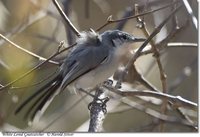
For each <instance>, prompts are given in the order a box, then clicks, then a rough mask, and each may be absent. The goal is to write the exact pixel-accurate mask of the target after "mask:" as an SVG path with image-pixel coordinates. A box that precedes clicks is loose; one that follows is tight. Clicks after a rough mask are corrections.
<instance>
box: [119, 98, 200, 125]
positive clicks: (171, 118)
mask: <svg viewBox="0 0 200 137" xmlns="http://www.w3.org/2000/svg"><path fill="white" fill-rule="evenodd" d="M122 102H123V103H125V104H127V105H128V106H131V107H133V108H134V109H137V110H140V111H142V112H145V113H146V114H148V115H150V116H152V117H155V118H157V119H159V120H163V121H165V122H169V123H177V124H182V125H186V126H192V127H193V126H195V127H197V125H195V124H191V123H189V122H188V121H186V120H184V119H178V118H176V117H174V116H167V115H165V114H161V113H159V112H157V111H155V110H153V109H150V108H146V107H145V106H143V105H141V104H139V103H136V102H133V101H132V100H130V99H128V98H124V99H123V100H122Z"/></svg>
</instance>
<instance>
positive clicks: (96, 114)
mask: <svg viewBox="0 0 200 137" xmlns="http://www.w3.org/2000/svg"><path fill="white" fill-rule="evenodd" d="M104 98H105V94H104V92H103V88H100V87H98V88H97V89H96V93H95V98H94V99H93V101H92V102H91V103H90V107H89V109H90V124H89V129H88V132H100V131H102V129H103V128H102V124H103V121H104V119H105V109H106V106H105V104H104V103H106V102H104V101H100V100H99V99H104Z"/></svg>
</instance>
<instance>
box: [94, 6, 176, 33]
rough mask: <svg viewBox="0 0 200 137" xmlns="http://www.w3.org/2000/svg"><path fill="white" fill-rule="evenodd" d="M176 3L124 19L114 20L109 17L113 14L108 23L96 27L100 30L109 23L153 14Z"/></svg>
mask: <svg viewBox="0 0 200 137" xmlns="http://www.w3.org/2000/svg"><path fill="white" fill-rule="evenodd" d="M175 3H177V2H173V3H171V4H167V5H165V6H163V7H161V8H158V9H155V10H151V11H147V12H144V13H141V14H138V15H134V16H130V17H125V18H122V19H118V20H113V19H112V18H109V17H112V16H109V17H108V19H107V21H106V23H105V24H103V25H102V26H100V27H99V28H98V29H96V31H100V30H101V29H103V28H104V27H105V26H107V25H109V24H112V23H116V22H121V21H124V20H129V19H134V18H137V17H140V16H144V15H147V14H151V13H153V12H156V11H159V10H163V9H165V8H168V7H171V6H173V5H174V4H175Z"/></svg>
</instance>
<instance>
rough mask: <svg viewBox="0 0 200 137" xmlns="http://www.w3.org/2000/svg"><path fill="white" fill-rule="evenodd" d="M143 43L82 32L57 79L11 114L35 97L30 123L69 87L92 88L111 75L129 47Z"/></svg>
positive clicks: (125, 35)
mask: <svg viewBox="0 0 200 137" xmlns="http://www.w3.org/2000/svg"><path fill="white" fill-rule="evenodd" d="M144 40H145V39H144V38H136V37H134V36H132V35H130V34H128V33H126V32H123V31H119V30H109V31H105V32H104V33H102V34H101V35H99V34H97V33H95V32H94V31H89V32H83V33H82V34H81V37H80V38H78V40H77V46H76V47H75V48H74V49H73V50H72V51H71V52H70V53H69V54H68V56H67V57H66V59H65V61H64V63H63V64H62V65H61V67H60V71H59V73H58V75H57V76H56V77H55V78H53V79H52V80H50V81H49V82H48V83H47V84H45V85H44V86H42V87H41V88H40V89H39V90H38V91H36V92H35V93H34V94H33V95H31V96H30V97H29V98H27V99H26V100H25V101H24V102H23V103H22V104H21V105H20V106H19V107H18V108H17V109H16V111H15V114H17V113H18V112H20V111H21V110H22V108H24V107H25V106H26V105H27V104H28V103H29V102H30V101H31V100H32V99H33V98H36V97H37V100H36V101H35V102H34V103H33V105H32V106H31V107H30V108H29V109H28V111H27V113H26V114H25V117H27V116H28V115H29V114H31V116H30V118H31V120H32V119H33V118H34V117H35V115H36V113H37V112H38V111H40V110H44V108H47V106H48V105H49V104H50V102H51V101H52V100H53V98H54V97H55V96H56V95H57V94H58V93H60V92H61V91H63V90H64V89H65V88H66V87H67V86H68V85H69V84H73V85H74V87H75V88H76V89H80V88H82V89H88V88H94V87H95V86H97V85H98V84H100V83H102V82H103V81H105V80H106V79H108V78H109V77H110V76H112V75H113V74H114V72H115V71H116V70H117V68H118V66H119V65H120V63H121V60H120V59H121V57H122V55H124V54H126V53H127V52H128V50H129V48H128V45H130V43H133V42H142V41H144Z"/></svg>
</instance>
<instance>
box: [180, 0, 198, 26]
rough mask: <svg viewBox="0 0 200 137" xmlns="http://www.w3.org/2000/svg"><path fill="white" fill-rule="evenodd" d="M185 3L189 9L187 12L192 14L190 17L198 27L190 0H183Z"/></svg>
mask: <svg viewBox="0 0 200 137" xmlns="http://www.w3.org/2000/svg"><path fill="white" fill-rule="evenodd" d="M183 3H184V5H185V8H186V9H187V12H188V13H189V14H190V17H191V19H192V22H193V24H194V26H195V28H196V29H197V28H198V22H197V18H196V17H195V16H194V13H193V11H192V8H191V7H190V4H189V2H188V0H183Z"/></svg>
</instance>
